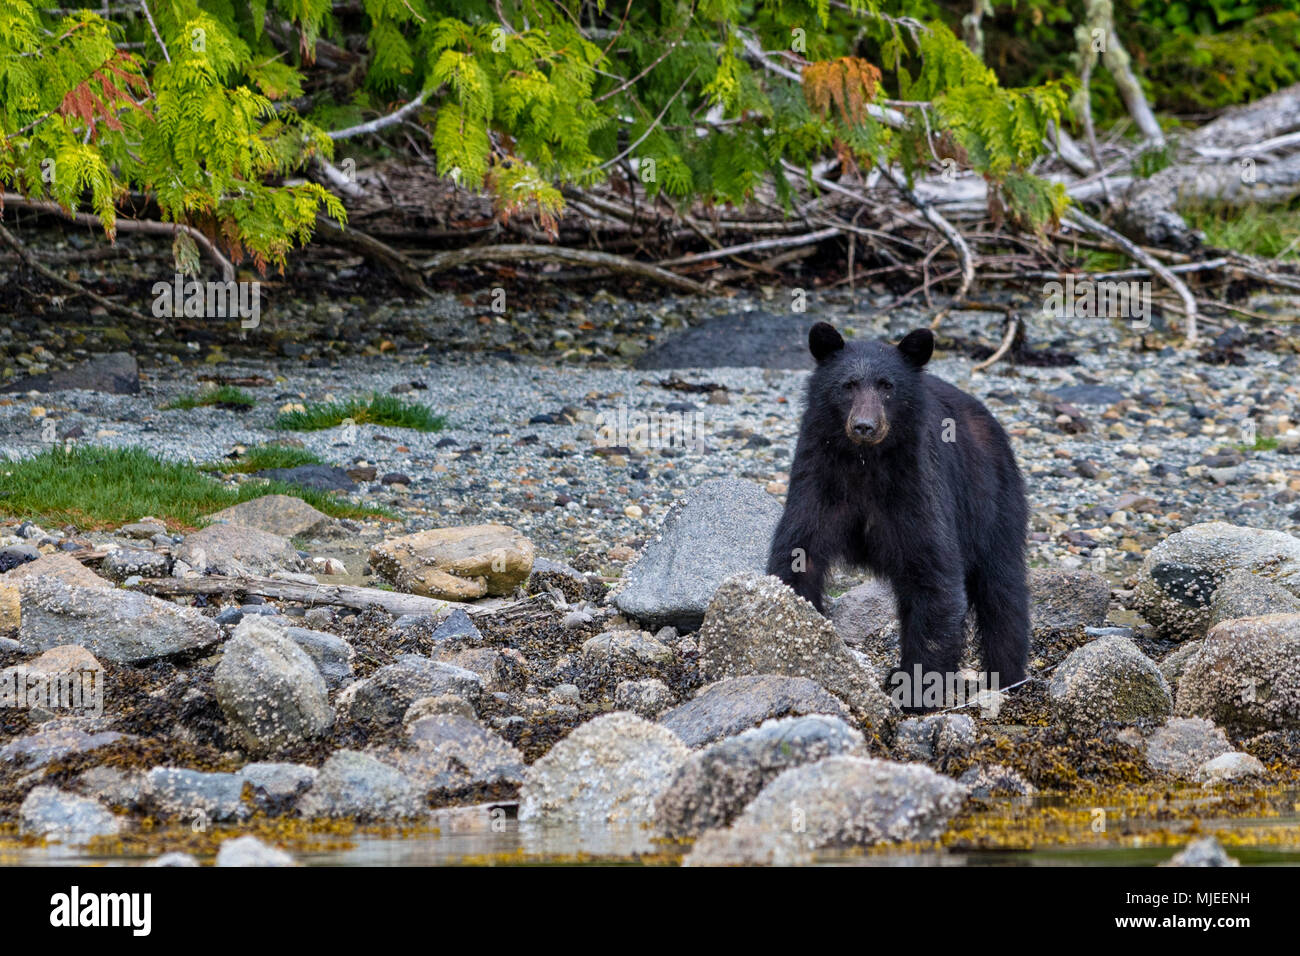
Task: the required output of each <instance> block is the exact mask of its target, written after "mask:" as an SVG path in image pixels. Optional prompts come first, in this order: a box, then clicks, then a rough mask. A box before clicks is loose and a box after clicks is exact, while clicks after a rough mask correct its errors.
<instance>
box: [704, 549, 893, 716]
mask: <svg viewBox="0 0 1300 956" xmlns="http://www.w3.org/2000/svg"><path fill="white" fill-rule="evenodd" d="M697 642H698V644H699V649H700V675H701V676H702V677H703V678H704V679H705V680H719V679H721V678H723V677H740V676H746V675H752V674H784V675H786V676H788V677H807V678H809V679H810V680H813V681H816V682H817V683H818V684H820V685H821V686H822V687H824V688H826V689H827V690H828V691H830V692H831V693H832V694H835V695H836V696H837V697H839V698H840V699H841V700H844V701H845V702H846V703H848V704H849V705H850V706H851V707H852V708H853V709H854V710H855V711H856V712H857V714H858V716H859V717H860V718H861V719H862V720H864V721H865V722H867V723H868V724H869V725H870V726H871V728H872V730H873V732H874V733H887V732H888V730H889V728H890V726H891V725H892V722H893V721H894V720H895V719H896V717H897V711H896V710H895V708H894V705H893V702H892V701H891V700H890V699H889V698H888V697H887V696H886V695H885V693H884V692H883V691H881V690H880V687H879V683H878V677H877V675H876V674H875V673H873V672H872V671H871V670H870V669H869V668H868V667H867V666H866V665H865V664H864V663H863V662H862V661H861V660H860V659H859V658H857V657H855V656H854V655H853V654H852V653H851V652H850V651H849V649H848V647H847V646H846V645H845V644H844V642H843V641H842V640H841V639H840V636H839V635H838V634H837V633H836V632H835V627H834V625H832V624H831V622H830V621H828V620H827V619H826V618H824V617H822V616H821V614H819V613H818V612H817V609H816V608H814V607H813V606H812V605H811V604H809V603H808V602H807V601H805V600H804V599H803V598H801V597H800V596H799V595H797V594H795V593H794V591H792V590H791V589H790V588H789V587H787V586H786V585H785V584H783V583H782V582H781V581H780V580H778V579H777V578H774V577H770V576H767V575H756V574H744V575H737V576H735V577H732V578H728V579H727V580H726V581H725V582H724V583H723V584H722V586H721V587H719V588H718V590H717V593H716V594H714V596H713V600H712V601H710V602H709V606H708V610H707V612H706V613H705V615H704V623H703V624H702V625H701V626H700V631H699V634H698V636H697Z"/></svg>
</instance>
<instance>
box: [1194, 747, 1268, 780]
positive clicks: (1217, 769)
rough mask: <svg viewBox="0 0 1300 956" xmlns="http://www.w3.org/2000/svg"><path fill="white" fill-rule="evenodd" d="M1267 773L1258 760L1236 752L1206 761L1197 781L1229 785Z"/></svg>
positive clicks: (1197, 773)
mask: <svg viewBox="0 0 1300 956" xmlns="http://www.w3.org/2000/svg"><path fill="white" fill-rule="evenodd" d="M1267 772H1268V771H1267V770H1265V769H1264V765H1263V764H1262V763H1260V761H1259V759H1258V758H1256V757H1252V756H1251V755H1250V754H1247V753H1242V752H1240V751H1237V750H1234V751H1231V752H1229V753H1224V754H1219V756H1217V757H1215V758H1214V759H1213V760H1207V761H1205V763H1203V764H1202V765H1201V766H1200V767H1199V768H1198V769H1197V771H1196V779H1197V780H1200V781H1201V782H1202V783H1207V784H1213V783H1228V782H1230V781H1233V780H1242V779H1245V778H1247V777H1262V776H1264V774H1265V773H1267Z"/></svg>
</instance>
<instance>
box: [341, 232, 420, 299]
mask: <svg viewBox="0 0 1300 956" xmlns="http://www.w3.org/2000/svg"><path fill="white" fill-rule="evenodd" d="M316 224H317V226H318V229H317V231H316V238H317V239H319V240H320V241H321V242H325V243H328V244H330V245H335V246H343V247H344V248H347V249H351V250H353V251H354V252H358V253H360V254H361V255H363V256H365V257H366V258H367V259H369V260H371V261H372V262H377V263H379V264H380V265H381V266H383V267H384V268H385V269H387V270H388V271H389V272H391V273H392V274H393V276H394V277H395V278H396V279H397V281H398V282H400V283H401V284H402V285H403V286H405V287H406V288H408V289H410V290H411V291H412V292H416V293H419V294H420V295H424V296H427V295H429V289H428V287H427V286H426V285H425V284H424V277H423V275H422V274H421V272H420V268H419V267H418V266H417V265H416V264H415V263H414V262H412V261H411V260H410V259H408V258H407V257H406V256H404V255H402V254H401V253H400V252H398V251H397V250H396V249H394V248H393V247H392V246H390V245H388V244H387V243H383V242H380V241H379V240H378V239H376V238H374V237H373V236H368V235H366V234H365V233H364V232H360V231H358V230H356V229H349V228H344V227H343V226H340V225H339V224H338V223H336V222H334V221H333V220H330V219H326V218H325V217H324V216H318V217H317V218H316Z"/></svg>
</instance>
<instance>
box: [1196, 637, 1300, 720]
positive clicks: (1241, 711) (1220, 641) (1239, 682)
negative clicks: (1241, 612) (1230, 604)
mask: <svg viewBox="0 0 1300 956" xmlns="http://www.w3.org/2000/svg"><path fill="white" fill-rule="evenodd" d="M1178 713H1179V714H1181V715H1184V716H1194V717H1206V718H1208V719H1210V720H1213V721H1214V722H1215V723H1216V724H1219V725H1220V726H1222V727H1225V728H1227V729H1228V730H1230V731H1235V732H1240V733H1242V734H1246V733H1259V732H1261V731H1267V730H1285V729H1288V728H1292V727H1300V614H1270V615H1266V616H1264V617H1248V618H1241V619H1238V620H1234V621H1224V622H1223V623H1222V624H1219V625H1216V626H1215V628H1214V629H1213V630H1212V631H1210V635H1209V637H1207V638H1206V639H1205V641H1204V643H1203V645H1202V646H1201V649H1200V650H1199V651H1197V653H1196V654H1195V655H1193V656H1192V657H1191V659H1190V660H1188V661H1187V663H1186V665H1185V666H1184V668H1183V674H1182V677H1180V678H1179V680H1178Z"/></svg>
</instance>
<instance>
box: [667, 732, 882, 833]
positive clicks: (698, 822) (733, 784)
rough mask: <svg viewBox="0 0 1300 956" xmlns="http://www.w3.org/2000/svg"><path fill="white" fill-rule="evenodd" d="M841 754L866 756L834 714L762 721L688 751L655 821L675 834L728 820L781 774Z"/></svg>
mask: <svg viewBox="0 0 1300 956" xmlns="http://www.w3.org/2000/svg"><path fill="white" fill-rule="evenodd" d="M840 755H854V756H866V742H865V741H864V739H863V737H862V734H861V732H859V731H858V730H857V729H855V728H853V727H850V726H849V725H848V724H846V723H845V722H844V721H843V720H840V719H839V718H838V717H824V716H809V717H785V718H782V719H780V720H768V721H765V722H764V723H763V724H761V725H760V726H758V727H754V728H752V729H750V730H746V731H745V732H744V733H742V734H737V735H736V736H735V737H728V738H726V739H725V740H720V741H718V742H717V743H715V744H712V745H711V746H709V747H706V748H705V749H704V750H701V751H699V752H697V753H693V754H691V756H690V758H689V759H688V760H687V761H686V763H685V764H684V765H683V766H682V767H681V769H679V770H678V771H677V775H676V777H674V778H673V782H672V784H671V785H670V786H669V787H668V790H667V792H665V793H664V794H663V796H662V797H660V799H659V805H658V814H657V821H658V825H659V827H660V829H662V830H663V832H664V833H665V834H667V835H668V836H670V837H676V838H681V837H693V836H696V835H697V834H699V833H702V832H703V831H705V830H711V829H713V828H715V827H722V826H726V825H727V824H729V823H730V822H731V821H732V820H733V819H735V817H736V816H737V815H738V814H739V813H740V812H741V810H743V809H744V807H745V805H746V804H747V803H749V801H750V800H752V799H753V798H754V797H755V796H757V795H758V792H759V791H760V790H762V789H763V787H764V786H766V785H767V784H768V783H769V782H770V781H772V780H773V779H775V778H776V777H777V776H778V775H779V774H781V773H783V772H784V771H786V770H789V769H790V768H791V767H797V766H800V765H802V764H806V763H814V762H816V761H818V760H822V759H824V758H826V757H835V756H840Z"/></svg>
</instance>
